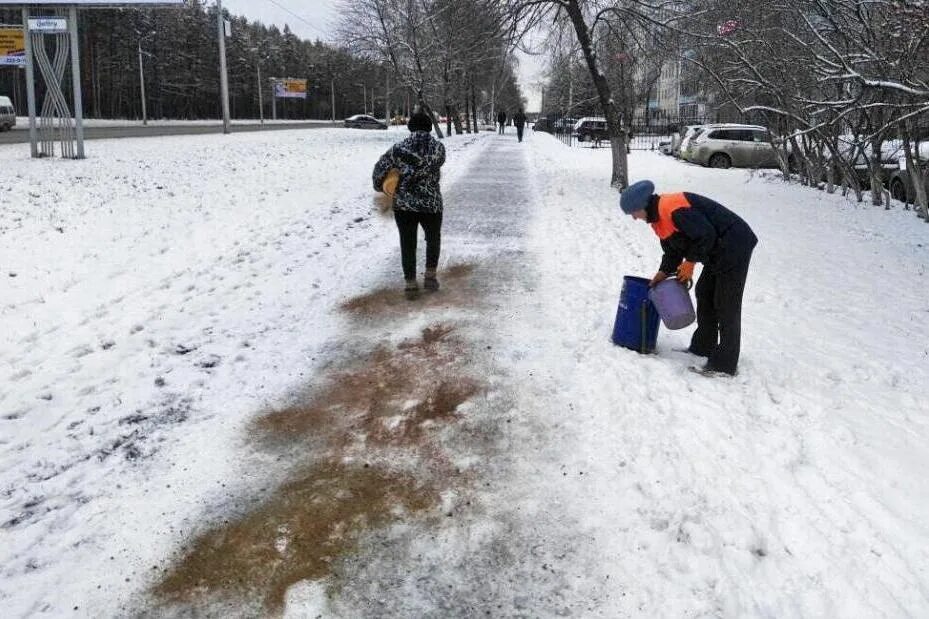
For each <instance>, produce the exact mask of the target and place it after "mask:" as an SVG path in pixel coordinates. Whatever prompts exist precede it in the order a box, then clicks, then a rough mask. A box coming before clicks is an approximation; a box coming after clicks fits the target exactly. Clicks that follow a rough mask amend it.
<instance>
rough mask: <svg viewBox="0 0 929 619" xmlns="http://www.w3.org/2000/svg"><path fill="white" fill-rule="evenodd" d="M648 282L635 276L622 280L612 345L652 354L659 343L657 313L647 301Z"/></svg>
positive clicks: (628, 276)
mask: <svg viewBox="0 0 929 619" xmlns="http://www.w3.org/2000/svg"><path fill="white" fill-rule="evenodd" d="M648 282H649V280H647V279H645V278H644V277H633V276H632V275H627V276H625V277H624V278H623V290H622V292H621V293H620V295H619V308H618V309H617V310H616V323H615V324H614V325H613V343H614V344H616V345H617V346H622V347H624V348H629V349H631V350H634V351H636V352H640V353H650V352H653V351H654V350H655V343H656V342H657V341H658V324H659V317H658V311H657V310H656V309H655V306H654V305H653V304H652V302H651V301H650V300H649V298H648Z"/></svg>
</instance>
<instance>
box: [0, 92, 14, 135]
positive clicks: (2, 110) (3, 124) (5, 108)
mask: <svg viewBox="0 0 929 619" xmlns="http://www.w3.org/2000/svg"><path fill="white" fill-rule="evenodd" d="M15 126H16V110H14V109H13V102H12V101H10V98H9V97H0V131H9V130H10V129H12V128H13V127H15Z"/></svg>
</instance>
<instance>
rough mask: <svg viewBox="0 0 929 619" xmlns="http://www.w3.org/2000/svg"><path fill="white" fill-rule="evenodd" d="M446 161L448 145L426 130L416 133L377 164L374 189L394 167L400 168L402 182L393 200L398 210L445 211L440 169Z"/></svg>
mask: <svg viewBox="0 0 929 619" xmlns="http://www.w3.org/2000/svg"><path fill="white" fill-rule="evenodd" d="M444 163H445V146H443V145H442V143H441V142H439V141H438V140H436V139H435V138H433V137H432V135H431V134H429V132H427V131H415V132H413V134H412V135H411V136H410V137H408V138H406V139H405V140H403V141H402V142H398V143H396V144H394V145H393V146H392V147H391V148H390V150H388V151H387V152H386V153H384V154H383V155H382V156H381V158H380V159H379V160H378V162H377V165H375V166H374V174H373V180H374V189H375V190H376V191H381V185H382V184H383V182H384V179H385V178H386V177H387V172H389V171H390V169H391V168H397V169H398V170H400V184H399V186H398V187H397V196H396V198H395V200H394V209H396V210H398V211H417V212H420V213H441V212H442V191H441V189H440V188H439V178H440V169H441V168H442V164H444Z"/></svg>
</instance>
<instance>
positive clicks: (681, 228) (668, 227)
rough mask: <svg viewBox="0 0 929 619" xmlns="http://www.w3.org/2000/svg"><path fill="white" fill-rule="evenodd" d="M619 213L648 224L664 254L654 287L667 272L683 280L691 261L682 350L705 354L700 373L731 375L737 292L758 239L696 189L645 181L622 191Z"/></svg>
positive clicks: (738, 331) (738, 325) (738, 328)
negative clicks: (693, 303) (692, 327)
mask: <svg viewBox="0 0 929 619" xmlns="http://www.w3.org/2000/svg"><path fill="white" fill-rule="evenodd" d="M620 208H621V209H622V210H623V212H624V213H626V214H627V215H630V216H632V217H633V219H637V220H640V221H644V222H647V223H649V224H651V226H652V229H653V230H654V231H655V234H656V235H657V236H658V238H659V239H660V240H661V248H662V250H663V251H664V255H663V257H662V259H661V266H660V267H659V270H658V272H657V273H656V274H655V276H654V277H653V278H652V280H651V283H650V285H651V286H654V285H655V284H657V283H658V282H661V281H663V280H665V279H667V278H668V277H672V276H674V277H677V279H678V280H680V281H681V282H683V283H686V284H689V283H690V282H691V280H692V278H693V272H694V266H695V264H696V263H698V262H699V263H702V264H703V272H702V273H701V274H700V279H699V280H698V281H697V289H696V297H697V330H696V331H695V332H694V334H693V337H692V338H691V341H690V347H689V348H688V352H690V353H691V354H694V355H697V356H700V357H706V358H707V362H706V365H704V366H703V368H702V369H701V370H700V372H701V373H703V374H707V375H713V374H715V373H723V374H728V375H731V376H734V375H735V374H736V372H737V368H738V364H739V352H740V351H739V348H740V345H741V336H742V295H743V292H744V291H745V280H746V278H747V276H748V266H749V262H750V261H751V258H752V251H753V250H754V249H755V245H757V244H758V238H757V237H756V236H755V233H754V232H752V229H751V228H750V227H749V225H748V224H747V223H745V221H744V220H743V219H742V218H741V217H739V216H738V215H736V214H735V213H733V212H732V211H730V210H729V209H727V208H726V207H724V206H723V205H721V204H718V203H717V202H714V201H713V200H711V199H709V198H707V197H704V196H701V195H699V194H696V193H687V192H684V193H669V194H660V195H656V194H655V185H654V184H653V183H652V182H651V181H639V182H638V183H635V184H633V185H631V186H630V187H629V188H628V189H626V190H625V191H623V193H622V195H621V196H620Z"/></svg>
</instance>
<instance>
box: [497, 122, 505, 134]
mask: <svg viewBox="0 0 929 619" xmlns="http://www.w3.org/2000/svg"><path fill="white" fill-rule="evenodd" d="M497 124H498V125H500V129H499V130H498V131H497V133H499V134H500V135H503V133H504V128H505V127H506V125H504V124H503V123H499V122H498V123H497Z"/></svg>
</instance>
